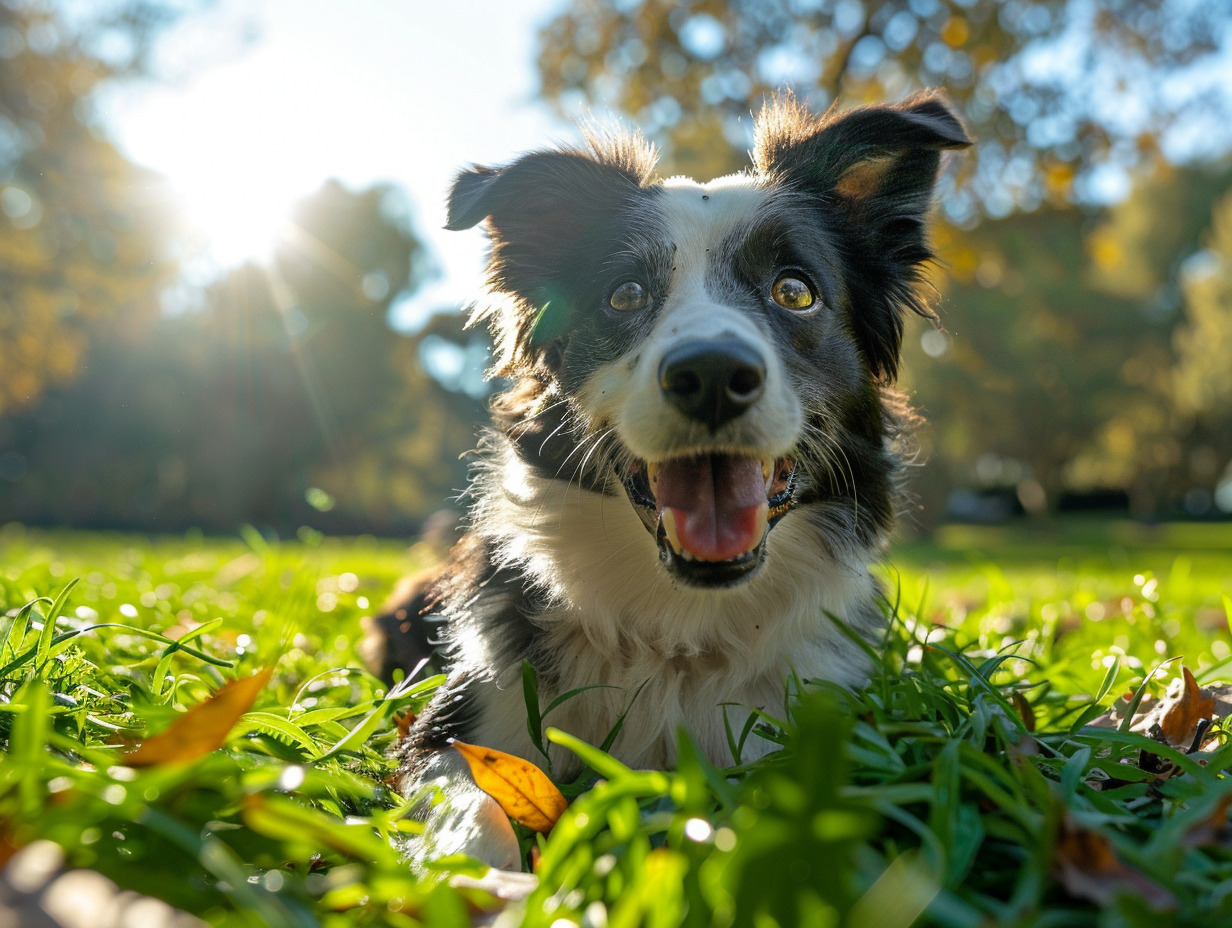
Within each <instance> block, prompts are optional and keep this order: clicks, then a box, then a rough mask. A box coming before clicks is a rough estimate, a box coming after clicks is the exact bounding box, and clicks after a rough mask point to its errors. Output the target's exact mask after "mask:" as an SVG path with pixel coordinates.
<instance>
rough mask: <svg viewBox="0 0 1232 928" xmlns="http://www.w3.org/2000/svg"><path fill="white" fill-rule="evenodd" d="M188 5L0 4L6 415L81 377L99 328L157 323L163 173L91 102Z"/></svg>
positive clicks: (166, 223) (162, 275)
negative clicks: (137, 161)
mask: <svg viewBox="0 0 1232 928" xmlns="http://www.w3.org/2000/svg"><path fill="white" fill-rule="evenodd" d="M189 6H191V4H183V3H179V4H175V5H174V6H170V5H167V4H164V3H150V2H144V0H135V2H127V3H123V2H104V3H91V4H81V3H78V4H74V5H73V6H72V9H71V15H69V14H66V13H65V12H64V11H63V10H59V9H57V8H54V7H51V6H49V5H48V4H44V3H37V2H29V0H22V2H11V3H5V4H3V5H0V415H7V414H9V413H12V412H13V411H15V410H20V409H23V408H27V407H29V406H31V405H32V404H34V403H35V402H37V400H38V399H39V397H40V396H41V395H42V394H43V392H44V390H46V389H47V388H48V387H53V386H61V385H64V384H66V383H69V382H70V381H71V380H72V379H73V378H74V377H75V376H76V375H77V374H78V373H79V372H80V370H81V369H82V366H83V363H84V359H85V357H86V354H87V351H88V350H89V348H90V347H91V344H92V340H93V337H94V333H95V332H97V331H99V330H102V329H107V328H111V327H113V326H122V327H136V326H139V325H143V324H145V323H147V322H149V321H150V320H152V319H153V318H154V317H155V316H156V314H157V312H158V309H159V302H158V298H159V294H160V292H161V291H162V290H163V289H164V288H165V287H166V286H168V284H169V283H170V282H171V281H172V280H173V279H174V277H175V274H176V272H177V268H176V265H175V262H174V260H173V257H174V256H173V255H172V254H171V253H170V248H169V246H168V241H169V240H170V238H171V236H169V234H168V233H169V230H170V228H171V226H172V221H171V218H170V215H169V213H168V211H167V210H166V209H165V206H164V203H163V202H161V200H160V196H159V190H160V187H159V184H158V183H157V182H156V179H155V178H154V177H153V176H152V175H151V174H149V172H146V171H144V170H142V169H140V168H137V167H136V166H134V165H132V164H130V163H129V162H128V161H127V160H126V159H125V158H124V157H123V156H122V155H121V154H120V153H119V152H118V151H117V150H116V149H115V147H114V146H113V145H112V144H111V143H110V142H109V141H107V140H106V139H105V138H104V137H103V136H101V135H100V134H98V133H97V132H96V131H95V128H96V127H95V125H94V120H93V118H92V114H91V111H90V107H89V105H88V101H89V97H90V95H91V94H92V93H93V92H94V91H95V90H96V89H97V88H98V87H99V86H100V85H102V84H103V83H105V82H106V81H109V80H112V79H115V78H118V77H128V76H133V75H135V74H139V73H141V72H142V71H143V70H144V68H145V62H146V56H147V54H148V52H149V49H150V47H151V43H152V42H153V41H154V39H155V38H156V37H157V35H158V33H159V31H160V30H161V29H162V28H163V27H165V26H166V25H167V24H169V23H170V22H171V21H173V20H174V19H175V18H176V17H177V16H178V15H180V14H182V13H183V12H185V11H186V10H187V9H188V8H189Z"/></svg>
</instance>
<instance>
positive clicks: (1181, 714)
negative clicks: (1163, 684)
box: [1158, 667, 1215, 748]
mask: <svg viewBox="0 0 1232 928" xmlns="http://www.w3.org/2000/svg"><path fill="white" fill-rule="evenodd" d="M1178 684H1179V685H1178ZM1158 708H1159V709H1160V717H1159V728H1160V730H1161V731H1162V732H1163V734H1164V737H1165V738H1166V739H1167V741H1168V744H1170V745H1172V746H1173V747H1177V748H1185V747H1187V746H1188V745H1189V744H1190V742H1192V741H1193V736H1194V729H1195V728H1197V727H1198V722H1200V721H1201V720H1202V719H1209V718H1211V717H1212V716H1213V715H1214V714H1215V700H1214V698H1213V697H1212V696H1210V695H1208V694H1207V693H1205V692H1204V691H1203V690H1202V688H1201V687H1200V686H1198V681H1197V680H1195V679H1194V675H1193V674H1192V673H1190V672H1189V668H1188V667H1182V668H1181V679H1180V680H1179V681H1177V680H1174V681H1172V685H1171V686H1169V687H1168V693H1167V695H1165V696H1164V698H1163V699H1162V700H1160V703H1159V707H1158Z"/></svg>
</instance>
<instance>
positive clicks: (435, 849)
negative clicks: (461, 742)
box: [411, 751, 522, 870]
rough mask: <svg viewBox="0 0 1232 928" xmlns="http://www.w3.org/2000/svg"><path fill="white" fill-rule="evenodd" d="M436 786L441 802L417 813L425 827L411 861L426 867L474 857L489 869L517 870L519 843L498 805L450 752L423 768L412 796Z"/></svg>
mask: <svg viewBox="0 0 1232 928" xmlns="http://www.w3.org/2000/svg"><path fill="white" fill-rule="evenodd" d="M429 784H435V785H436V786H438V787H439V790H440V800H439V802H436V803H435V804H425V806H424V807H422V808H421V809H420V810H419V811H417V813H416V817H417V818H419V819H420V820H421V821H422V822H423V823H424V833H423V837H422V838H421V839H420V842H419V846H418V847H417V848H416V849H415V850H414V852H413V854H414V857H415V858H416V859H417V860H418V861H420V862H427V861H431V860H435V859H439V858H441V857H450V856H453V855H455V854H465V855H467V856H469V857H475V858H477V859H479V860H481V861H483V862H484V863H485V864H487V865H488V866H490V867H496V868H498V869H501V870H521V867H522V855H521V851H520V849H519V848H518V838H517V835H515V834H514V832H513V826H512V825H510V824H509V817H508V816H507V815H505V812H504V810H502V809H501V807H500V805H499V804H498V803H497V802H496V800H495V799H493V798H492V797H491V796H489V795H488V794H487V793H485V792H484V791H483V790H481V789H480V788H479V787H478V786H476V785H475V781H474V780H473V779H471V773H470V769H469V768H468V767H467V765H466V761H464V760H463V759H462V757H461V756H460V755H458V754H457V753H456V752H454V751H440V752H438V753H437V754H435V755H434V756H433V757H432V758H431V759H430V760H429V761H428V763H427V764H426V765H425V768H424V770H423V772H422V773H421V774H420V775H419V777H417V778H416V782H415V783H414V784H411V785H412V790H411V791H414V790H416V789H421V788H422V787H423V786H425V785H429Z"/></svg>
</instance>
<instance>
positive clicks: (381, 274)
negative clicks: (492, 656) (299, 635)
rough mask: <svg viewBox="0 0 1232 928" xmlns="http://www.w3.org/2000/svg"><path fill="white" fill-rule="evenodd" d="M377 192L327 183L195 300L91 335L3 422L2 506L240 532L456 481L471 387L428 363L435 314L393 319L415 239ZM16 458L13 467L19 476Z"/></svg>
mask: <svg viewBox="0 0 1232 928" xmlns="http://www.w3.org/2000/svg"><path fill="white" fill-rule="evenodd" d="M398 204H399V198H398V196H397V195H396V192H395V191H393V190H391V189H389V188H385V187H377V188H373V189H369V190H365V191H359V192H354V191H349V190H347V189H345V188H343V187H342V186H341V185H339V184H337V183H334V182H330V183H327V184H326V185H325V186H324V187H322V189H321V190H320V191H318V192H317V193H316V194H315V195H314V196H312V197H310V198H308V199H307V200H305V201H304V202H303V203H302V204H301V205H300V206H299V207H298V208H297V209H296V211H295V213H294V217H293V222H292V227H291V231H290V232H289V234H288V237H287V239H286V241H285V242H284V243H283V245H282V246H281V247H280V248H279V249H278V251H277V257H276V260H275V262H274V263H273V265H272V266H270V267H261V266H257V265H252V264H250V265H246V266H243V267H240V268H237V269H235V270H233V271H231V272H229V273H227V274H226V275H224V276H223V277H222V278H220V279H219V280H217V281H215V282H214V283H213V284H211V285H210V286H209V287H207V288H206V290H205V291H204V292H203V293H202V294H201V298H200V306H199V307H197V308H196V309H195V310H193V311H189V312H185V313H182V314H179V315H168V316H160V317H158V318H155V319H153V320H151V321H149V323H148V324H147V325H145V326H142V327H140V328H130V329H123V330H120V331H118V332H116V333H115V334H114V335H113V336H111V337H107V338H101V337H100V338H99V339H98V341H97V344H96V345H95V346H94V347H93V349H92V351H91V354H90V359H89V363H88V365H87V366H86V368H85V369H84V371H83V373H82V375H81V376H80V378H79V379H78V380H76V381H75V382H74V383H73V384H71V385H69V386H68V387H65V388H59V389H52V390H50V391H49V392H48V394H47V396H46V397H45V399H44V401H43V402H42V403H40V404H39V405H38V406H37V407H36V408H34V409H32V410H30V411H29V412H27V413H25V414H20V415H14V416H9V417H5V418H0V447H3V448H5V449H11V450H9V451H8V453H9V454H10V455H14V456H15V457H14V458H12V459H11V460H16V461H19V462H20V464H21V465H22V466H21V467H20V469H19V472H14V473H9V474H8V475H7V478H6V473H5V470H4V461H3V460H2V459H0V513H4V514H5V517H8V518H17V519H20V520H22V521H30V522H41V523H47V522H53V523H69V524H75V525H84V526H101V527H128V528H141V529H147V530H164V531H171V530H181V529H184V528H187V527H189V526H198V527H201V528H205V529H208V530H214V531H233V530H234V529H235V528H236V526H238V525H240V524H243V523H245V522H250V523H255V524H258V525H261V526H265V527H270V528H273V529H276V530H278V531H280V532H293V531H294V530H295V529H296V528H298V527H299V526H300V525H303V524H306V523H307V524H312V525H314V526H315V527H317V528H320V529H325V530H330V531H348V532H357V531H364V532H383V533H393V532H409V531H412V530H414V529H415V528H416V527H417V525H418V523H419V522H421V521H422V520H423V519H425V518H426V517H427V516H428V515H430V514H431V513H432V512H433V511H435V510H436V509H438V508H440V507H441V506H442V505H443V504H444V503H445V501H446V500H447V499H448V498H449V497H450V496H453V495H455V493H456V491H457V490H458V489H459V488H461V487H462V486H463V485H464V481H465V470H466V462H465V461H462V460H461V455H462V454H463V452H465V451H467V450H468V449H470V448H472V447H473V446H474V444H475V430H476V424H477V422H478V420H479V418H480V417H481V416H482V414H483V403H482V399H481V398H477V397H475V396H471V395H468V394H466V393H465V392H457V393H455V392H451V391H449V390H446V389H445V388H444V387H442V386H441V384H439V383H438V382H436V381H435V380H433V379H432V378H431V377H430V376H428V375H427V374H426V373H425V372H424V369H423V365H422V364H421V361H420V358H419V356H418V355H419V347H420V346H421V345H422V344H423V342H424V340H425V339H428V338H438V339H440V338H445V339H446V340H450V341H453V342H456V343H458V344H465V343H466V342H467V341H468V340H469V339H471V338H473V337H480V336H478V335H477V334H476V333H463V332H462V331H461V317H460V315H457V316H456V321H452V322H451V321H449V320H443V319H442V320H437V321H434V322H433V324H432V326H431V327H430V328H429V329H426V330H425V331H424V332H421V333H419V334H418V335H417V336H415V337H410V338H408V337H405V336H401V335H398V334H397V333H395V332H393V331H392V330H391V329H390V328H389V325H388V321H387V318H388V312H389V307H390V305H391V303H392V302H393V301H394V300H395V299H396V298H397V297H398V296H400V295H401V294H403V293H406V292H407V291H408V290H409V289H411V288H413V287H414V286H416V284H417V282H418V281H419V280H420V279H421V276H422V274H423V273H424V269H425V267H426V258H425V255H424V251H423V247H422V245H421V243H420V241H419V240H418V238H417V237H416V236H415V234H414V232H413V230H412V229H411V228H410V226H409V223H408V222H407V220H406V215H405V210H403V209H401V208H400V207H399V205H398ZM16 470H17V469H14V471H16Z"/></svg>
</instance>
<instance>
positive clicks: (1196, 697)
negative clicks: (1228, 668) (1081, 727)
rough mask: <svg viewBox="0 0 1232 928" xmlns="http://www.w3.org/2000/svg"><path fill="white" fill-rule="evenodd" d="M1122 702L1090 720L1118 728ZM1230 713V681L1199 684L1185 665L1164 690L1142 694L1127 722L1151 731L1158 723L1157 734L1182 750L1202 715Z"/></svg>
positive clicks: (1215, 716)
mask: <svg viewBox="0 0 1232 928" xmlns="http://www.w3.org/2000/svg"><path fill="white" fill-rule="evenodd" d="M1125 709H1126V705H1125V704H1124V703H1123V702H1121V701H1118V702H1117V703H1116V704H1114V705H1112V706H1110V707H1109V709H1108V711H1107V712H1105V713H1104V714H1103V715H1101V716H1100V717H1099V718H1097V719H1095V720H1094V721H1092V722H1091V723H1090V724H1091V726H1092V727H1094V728H1108V729H1114V728H1119V727H1120V725H1121V722H1122V721H1123V720H1124V718H1125V715H1124V712H1125ZM1230 715H1232V685H1228V684H1216V685H1214V686H1207V687H1200V686H1198V683H1197V681H1196V680H1195V679H1194V676H1193V674H1192V673H1190V671H1189V668H1187V667H1182V668H1181V676H1180V677H1178V678H1177V679H1175V680H1173V681H1172V683H1171V684H1169V686H1168V691H1167V693H1166V694H1165V695H1164V696H1162V697H1160V698H1158V699H1156V698H1155V697H1153V696H1149V695H1148V696H1145V697H1143V699H1142V702H1141V703H1139V705H1138V713H1137V715H1135V716H1134V720H1133V722H1132V723H1131V724H1130V726H1129V730H1130V731H1135V732H1139V733H1140V734H1144V735H1151V734H1152V731H1153V730H1154V726H1159V728H1158V734H1157V735H1152V736H1153V737H1158V740H1160V741H1163V742H1165V743H1167V744H1169V745H1171V746H1172V747H1175V748H1180V749H1181V750H1182V751H1186V750H1188V749H1189V747H1190V745H1191V744H1193V740H1194V736H1195V734H1196V732H1197V727H1198V724H1199V723H1200V722H1201V721H1202V720H1203V719H1215V720H1217V719H1222V718H1227V717H1228V716H1230Z"/></svg>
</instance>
